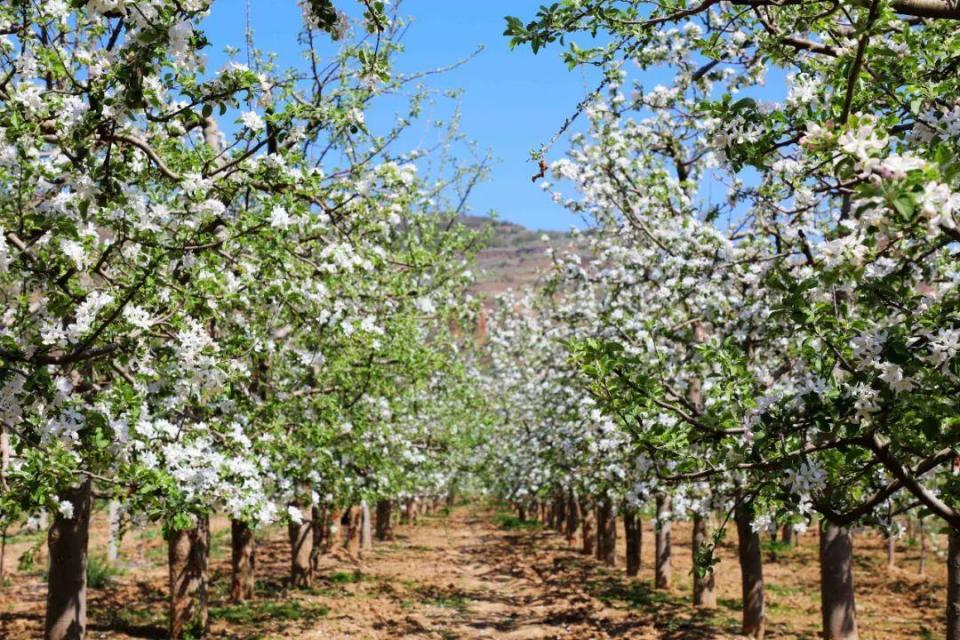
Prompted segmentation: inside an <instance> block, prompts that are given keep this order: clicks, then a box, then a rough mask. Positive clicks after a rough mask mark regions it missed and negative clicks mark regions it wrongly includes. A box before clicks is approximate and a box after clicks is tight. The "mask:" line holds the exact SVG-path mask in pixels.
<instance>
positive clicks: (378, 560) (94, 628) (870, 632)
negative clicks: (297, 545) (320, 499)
mask: <svg viewBox="0 0 960 640" xmlns="http://www.w3.org/2000/svg"><path fill="white" fill-rule="evenodd" d="M504 524H510V525H513V526H503V525H504ZM516 524H517V523H515V522H514V523H505V519H504V518H500V519H499V524H498V518H497V517H496V515H495V513H494V511H493V509H491V508H488V507H484V506H477V505H473V506H465V507H457V508H455V509H454V510H453V511H452V512H451V513H449V514H437V515H434V516H428V517H427V518H425V519H424V520H422V521H421V523H420V524H418V525H416V526H406V527H400V528H399V529H398V536H397V540H396V541H395V542H391V543H384V544H380V545H378V546H377V548H376V549H375V550H374V551H373V552H372V553H371V554H368V555H367V556H366V557H364V558H362V559H359V560H353V559H351V558H349V557H348V556H346V555H345V554H344V553H342V552H338V553H335V554H332V555H330V556H327V557H326V558H325V559H324V563H323V567H322V571H321V575H320V576H318V578H317V580H316V583H315V585H314V587H313V588H311V589H309V590H298V591H290V590H288V589H287V587H286V584H285V576H286V574H287V566H288V560H287V545H286V543H285V541H284V537H283V532H282V531H281V530H280V529H276V530H271V531H268V532H265V534H266V535H265V539H264V540H263V541H262V542H261V545H260V548H259V550H258V554H259V555H258V574H259V579H258V582H257V598H256V600H255V601H254V602H253V603H250V604H245V605H230V604H229V602H228V601H227V597H226V592H227V589H228V586H229V526H228V523H226V522H225V521H222V520H216V521H214V523H213V531H214V534H213V561H212V570H211V576H212V589H211V621H212V624H211V637H213V638H228V639H254V638H262V639H265V640H266V639H278V638H303V639H307V640H319V639H321V638H322V639H339V638H349V639H355V640H381V639H382V640H386V639H391V640H394V639H402V640H414V639H434V640H453V639H467V640H473V639H481V638H503V639H513V640H533V639H553V638H572V639H576V640H594V639H608V638H624V639H643V640H647V639H651V640H652V639H658V640H687V639H690V640H698V639H707V638H716V639H718V640H723V639H730V638H736V637H738V636H737V629H738V622H739V581H740V576H739V571H738V570H737V563H736V560H735V552H736V549H735V546H734V544H733V543H734V542H735V539H734V538H735V536H733V535H728V537H727V539H726V541H725V542H724V544H723V545H722V547H721V549H720V556H721V562H720V564H719V565H718V568H717V572H718V582H719V587H718V595H719V606H718V608H717V609H716V610H714V611H697V610H695V609H694V608H693V607H691V606H690V605H689V604H688V603H689V601H690V593H691V577H690V566H691V559H690V555H691V554H690V545H689V534H690V527H689V525H687V524H686V523H677V524H675V525H674V584H673V588H672V589H671V590H670V591H669V592H662V591H654V590H653V589H652V588H651V584H652V561H653V550H652V546H653V534H652V531H650V529H649V523H645V524H646V526H645V529H644V545H643V547H644V548H643V561H644V565H643V568H642V570H641V573H640V576H639V577H638V578H636V579H626V578H624V577H623V573H622V569H619V568H617V569H607V568H603V567H600V566H598V565H597V564H596V562H595V561H594V560H593V559H592V558H587V557H584V556H582V555H580V554H578V553H576V550H575V549H570V548H568V546H567V543H566V541H565V540H564V539H563V537H562V536H560V535H558V534H556V533H553V532H548V531H543V530H540V529H537V528H534V527H530V526H516ZM621 534H622V531H621ZM33 536H34V537H33V538H31V537H30V536H28V535H23V536H18V537H17V538H15V539H14V541H13V544H11V546H10V547H9V548H8V552H7V559H8V563H7V564H8V570H9V568H10V567H9V565H11V564H12V565H14V567H13V568H14V572H13V574H12V576H10V579H9V580H8V581H7V583H6V584H4V585H3V586H2V587H0V638H3V639H9V640H20V639H28V638H29V639H33V638H39V637H42V618H43V599H44V593H45V584H44V581H43V576H42V573H41V572H39V571H37V570H28V571H18V570H16V558H17V557H18V555H19V554H21V553H23V551H24V550H25V549H27V548H29V547H30V545H31V544H33V543H34V542H35V541H36V534H33ZM93 538H94V540H95V541H99V540H102V539H103V523H102V522H100V521H98V526H97V528H96V530H95V532H94V536H93ZM855 545H856V553H857V558H856V575H855V582H856V589H857V598H858V599H857V609H858V616H859V624H860V631H861V638H862V639H863V640H880V639H881V638H882V639H884V640H888V639H906V638H911V639H913V638H925V637H930V638H937V637H942V636H943V628H942V621H941V620H942V618H943V608H944V597H943V591H944V588H945V586H944V585H945V570H944V567H943V566H942V561H941V560H940V558H938V556H937V555H936V553H935V552H933V551H929V552H928V560H927V574H928V575H927V577H925V578H921V577H919V576H918V575H917V571H916V567H917V553H918V552H917V549H916V548H915V547H912V546H907V545H901V546H900V547H899V548H898V563H899V566H900V567H901V568H897V569H894V570H892V571H888V570H887V569H886V567H885V563H886V560H885V555H884V550H883V541H882V540H881V539H880V538H879V537H878V536H876V535H874V534H868V533H863V534H858V535H857V536H856V538H855ZM765 547H766V550H765V566H764V575H765V577H766V583H767V606H768V609H767V615H768V638H791V639H800V638H804V639H806V638H815V637H817V631H818V629H819V587H818V582H817V580H818V567H817V562H816V548H817V539H816V535H815V534H808V535H805V536H802V537H801V539H800V544H799V546H797V547H795V548H789V549H788V548H784V547H783V546H782V545H778V544H773V543H766V542H765ZM619 551H620V558H619V559H618V560H619V561H620V566H622V560H623V555H622V554H623V542H622V535H621V540H620V543H619ZM94 553H95V554H96V553H98V550H97V549H96V545H95V550H94ZM165 553H166V550H165V546H164V543H163V540H162V539H161V538H160V536H159V532H158V531H157V530H156V529H155V528H148V529H144V530H141V531H132V532H128V534H127V536H126V537H125V539H124V544H123V547H122V558H121V560H122V563H123V564H124V565H125V566H126V567H127V568H126V571H125V573H123V575H120V576H116V577H114V578H113V582H112V584H111V585H109V586H107V587H105V588H100V589H92V590H91V593H90V596H91V597H90V604H89V610H90V616H91V622H90V633H89V636H88V637H91V638H110V639H111V640H119V639H131V638H164V637H165V636H166V632H165V604H166V602H165V594H166V572H165V567H164V564H163V563H164V559H165ZM11 560H12V562H11Z"/></svg>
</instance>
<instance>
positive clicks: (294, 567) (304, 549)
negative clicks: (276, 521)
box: [287, 509, 313, 588]
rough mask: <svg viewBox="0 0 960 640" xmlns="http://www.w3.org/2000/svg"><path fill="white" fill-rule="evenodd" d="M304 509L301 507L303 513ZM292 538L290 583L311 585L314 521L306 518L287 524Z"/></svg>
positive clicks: (293, 584) (300, 585) (294, 585)
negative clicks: (299, 521)
mask: <svg viewBox="0 0 960 640" xmlns="http://www.w3.org/2000/svg"><path fill="white" fill-rule="evenodd" d="M302 512H303V509H301V513H302ZM287 536H288V537H289V539H290V584H291V586H293V587H294V588H297V587H304V588H306V587H309V586H310V585H311V584H312V583H313V566H312V563H311V561H310V560H311V555H312V553H311V552H312V551H313V521H312V520H304V521H303V522H301V523H299V524H297V523H296V522H291V523H290V524H289V525H287Z"/></svg>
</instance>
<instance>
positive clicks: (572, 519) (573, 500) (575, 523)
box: [565, 489, 580, 547]
mask: <svg viewBox="0 0 960 640" xmlns="http://www.w3.org/2000/svg"><path fill="white" fill-rule="evenodd" d="M565 527H566V531H565V533H566V536H567V545H568V546H571V547H572V546H573V545H574V544H576V540H577V529H579V528H580V503H579V502H577V496H576V494H575V493H574V491H573V489H571V490H570V492H569V493H568V495H567V522H566V523H565Z"/></svg>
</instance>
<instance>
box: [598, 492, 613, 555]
mask: <svg viewBox="0 0 960 640" xmlns="http://www.w3.org/2000/svg"><path fill="white" fill-rule="evenodd" d="M597 559H598V560H600V562H602V563H603V564H604V565H606V566H608V567H613V566H616V564H617V513H616V511H614V509H613V501H612V500H611V499H610V498H609V497H608V496H604V497H603V499H601V500H600V503H599V505H598V506H597Z"/></svg>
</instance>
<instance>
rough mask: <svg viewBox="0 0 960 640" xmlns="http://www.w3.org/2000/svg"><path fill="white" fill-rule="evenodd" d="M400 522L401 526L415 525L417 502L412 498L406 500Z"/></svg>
mask: <svg viewBox="0 0 960 640" xmlns="http://www.w3.org/2000/svg"><path fill="white" fill-rule="evenodd" d="M400 522H401V524H416V523H417V502H416V500H415V499H414V498H410V499H409V500H407V504H406V508H405V509H404V512H403V518H401V520H400Z"/></svg>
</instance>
